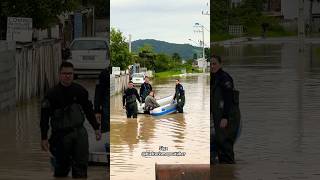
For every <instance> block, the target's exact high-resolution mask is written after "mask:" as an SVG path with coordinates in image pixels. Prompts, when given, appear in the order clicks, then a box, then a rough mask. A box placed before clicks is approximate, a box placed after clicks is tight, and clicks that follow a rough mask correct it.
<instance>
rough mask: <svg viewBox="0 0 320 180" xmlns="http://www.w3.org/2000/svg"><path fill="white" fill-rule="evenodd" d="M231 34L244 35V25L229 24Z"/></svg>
mask: <svg viewBox="0 0 320 180" xmlns="http://www.w3.org/2000/svg"><path fill="white" fill-rule="evenodd" d="M229 34H230V35H234V36H242V35H243V26H242V25H229Z"/></svg>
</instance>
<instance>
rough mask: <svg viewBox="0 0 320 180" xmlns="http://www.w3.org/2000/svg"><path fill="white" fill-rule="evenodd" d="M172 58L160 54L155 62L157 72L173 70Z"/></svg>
mask: <svg viewBox="0 0 320 180" xmlns="http://www.w3.org/2000/svg"><path fill="white" fill-rule="evenodd" d="M170 61H171V60H170V58H169V56H168V55H166V54H158V55H157V56H156V60H155V66H156V69H155V71H156V72H162V71H167V70H169V69H171V65H170Z"/></svg>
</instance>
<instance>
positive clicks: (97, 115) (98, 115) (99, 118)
mask: <svg viewBox="0 0 320 180" xmlns="http://www.w3.org/2000/svg"><path fill="white" fill-rule="evenodd" d="M95 115H96V119H97V121H98V123H99V124H100V125H101V114H100V113H96V114H95Z"/></svg>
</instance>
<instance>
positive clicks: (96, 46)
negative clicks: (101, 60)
mask: <svg viewBox="0 0 320 180" xmlns="http://www.w3.org/2000/svg"><path fill="white" fill-rule="evenodd" d="M107 49H108V46H107V44H106V42H104V41H102V40H77V41H74V43H73V44H72V45H71V50H107Z"/></svg>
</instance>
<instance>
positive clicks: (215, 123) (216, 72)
mask: <svg viewBox="0 0 320 180" xmlns="http://www.w3.org/2000/svg"><path fill="white" fill-rule="evenodd" d="M210 83H211V95H213V98H211V105H210V108H211V110H210V111H211V113H210V119H211V120H210V125H211V143H210V144H211V147H210V151H211V163H212V164H214V163H215V160H216V157H218V160H219V163H222V164H234V163H235V160H234V151H233V145H234V142H235V139H236V136H237V130H238V127H239V122H240V110H239V106H238V94H237V92H238V91H235V90H234V84H233V79H232V77H231V76H230V75H229V74H228V73H227V72H225V71H223V70H222V68H221V58H220V57H219V56H215V55H213V56H212V57H211V82H210ZM212 127H214V129H212Z"/></svg>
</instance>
